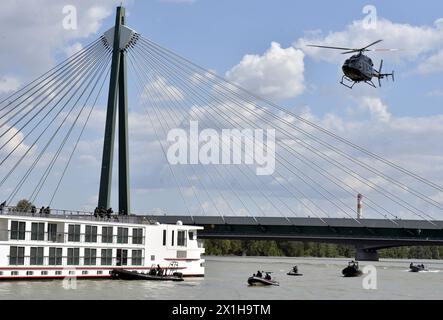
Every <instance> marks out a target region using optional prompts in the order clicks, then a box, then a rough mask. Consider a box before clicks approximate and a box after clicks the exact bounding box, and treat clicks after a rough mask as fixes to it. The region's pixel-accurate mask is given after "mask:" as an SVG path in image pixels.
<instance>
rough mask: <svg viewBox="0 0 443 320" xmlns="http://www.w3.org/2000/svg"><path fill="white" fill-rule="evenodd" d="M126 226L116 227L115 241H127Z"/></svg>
mask: <svg viewBox="0 0 443 320" xmlns="http://www.w3.org/2000/svg"><path fill="white" fill-rule="evenodd" d="M128 234H129V229H128V228H117V243H128V242H129V241H128Z"/></svg>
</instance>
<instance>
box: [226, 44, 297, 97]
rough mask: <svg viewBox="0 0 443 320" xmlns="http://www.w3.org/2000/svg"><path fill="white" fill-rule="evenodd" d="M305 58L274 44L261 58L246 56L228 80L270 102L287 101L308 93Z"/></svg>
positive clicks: (233, 69) (229, 73)
mask: <svg viewBox="0 0 443 320" xmlns="http://www.w3.org/2000/svg"><path fill="white" fill-rule="evenodd" d="M304 70H305V65H304V54H303V52H302V51H301V50H297V49H294V48H292V47H290V48H287V49H284V48H282V47H281V46H280V44H278V43H276V42H273V43H272V44H271V47H270V48H269V49H268V51H266V52H265V53H264V54H263V55H262V56H260V55H246V56H244V57H243V59H242V61H241V62H240V63H239V64H238V65H236V66H235V67H233V68H232V69H231V70H230V71H228V72H227V73H226V77H227V79H228V80H230V81H232V82H235V83H236V84H238V85H240V86H242V87H244V88H246V89H249V90H250V91H252V92H254V93H256V94H258V95H261V96H264V97H267V98H271V99H286V98H292V97H295V96H298V95H300V94H301V93H303V92H304V90H305V84H304Z"/></svg>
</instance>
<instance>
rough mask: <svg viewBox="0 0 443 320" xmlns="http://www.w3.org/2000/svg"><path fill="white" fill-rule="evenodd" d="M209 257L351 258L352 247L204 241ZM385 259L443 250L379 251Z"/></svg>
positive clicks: (430, 255) (438, 255)
mask: <svg viewBox="0 0 443 320" xmlns="http://www.w3.org/2000/svg"><path fill="white" fill-rule="evenodd" d="M205 249H206V253H205V254H206V255H210V256H232V255H236V256H254V257H257V256H258V257H260V256H270V257H315V258H354V257H355V248H354V247H352V246H346V245H336V244H323V243H302V242H292V241H241V240H205ZM379 255H380V258H385V259H433V260H434V259H443V247H435V246H434V247H399V248H391V249H383V250H379Z"/></svg>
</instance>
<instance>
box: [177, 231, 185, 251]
mask: <svg viewBox="0 0 443 320" xmlns="http://www.w3.org/2000/svg"><path fill="white" fill-rule="evenodd" d="M177 245H178V246H179V247H186V231H178V232H177Z"/></svg>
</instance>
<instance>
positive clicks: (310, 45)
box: [306, 44, 355, 50]
mask: <svg viewBox="0 0 443 320" xmlns="http://www.w3.org/2000/svg"><path fill="white" fill-rule="evenodd" d="M306 46H307V47H314V48H323V49H335V50H355V49H352V48H341V47H328V46H317V45H313V44H308V45H306Z"/></svg>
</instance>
